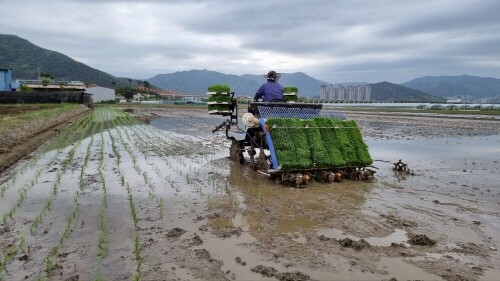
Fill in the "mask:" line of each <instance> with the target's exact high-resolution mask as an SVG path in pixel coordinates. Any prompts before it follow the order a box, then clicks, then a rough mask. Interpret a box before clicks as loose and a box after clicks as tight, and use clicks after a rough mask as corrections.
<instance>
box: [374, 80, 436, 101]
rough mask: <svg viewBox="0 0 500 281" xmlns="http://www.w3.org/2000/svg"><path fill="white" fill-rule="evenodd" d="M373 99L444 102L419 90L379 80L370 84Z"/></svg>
mask: <svg viewBox="0 0 500 281" xmlns="http://www.w3.org/2000/svg"><path fill="white" fill-rule="evenodd" d="M370 86H371V90H372V100H373V101H395V102H400V101H404V102H445V101H446V100H444V99H443V98H440V97H436V96H433V95H429V94H427V93H424V92H422V91H419V90H415V89H410V88H407V87H405V86H401V85H399V84H393V83H389V82H380V83H375V84H370Z"/></svg>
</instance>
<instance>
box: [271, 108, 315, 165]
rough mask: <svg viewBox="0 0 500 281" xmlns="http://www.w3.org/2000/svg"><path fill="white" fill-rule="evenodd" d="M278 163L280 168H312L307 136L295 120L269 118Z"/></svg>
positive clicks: (298, 121)
mask: <svg viewBox="0 0 500 281" xmlns="http://www.w3.org/2000/svg"><path fill="white" fill-rule="evenodd" d="M267 124H268V125H269V126H270V128H271V129H270V134H271V137H272V139H273V144H274V148H275V151H276V157H277V158H278V163H279V165H280V166H281V167H282V168H285V169H287V168H309V167H311V166H312V163H311V158H310V154H311V153H310V148H309V144H308V141H307V135H306V133H305V132H304V129H303V126H302V124H301V122H300V120H299V119H297V118H286V119H285V118H269V119H268V120H267Z"/></svg>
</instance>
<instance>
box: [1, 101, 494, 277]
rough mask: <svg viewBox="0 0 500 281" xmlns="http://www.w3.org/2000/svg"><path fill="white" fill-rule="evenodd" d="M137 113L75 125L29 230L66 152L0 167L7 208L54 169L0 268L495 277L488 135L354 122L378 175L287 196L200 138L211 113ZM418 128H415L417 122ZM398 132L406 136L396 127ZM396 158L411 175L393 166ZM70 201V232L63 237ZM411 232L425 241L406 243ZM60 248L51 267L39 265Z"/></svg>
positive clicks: (18, 222) (108, 112)
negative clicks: (142, 119)
mask: <svg viewBox="0 0 500 281" xmlns="http://www.w3.org/2000/svg"><path fill="white" fill-rule="evenodd" d="M152 113H154V114H152ZM136 114H139V115H141V114H143V113H141V112H136ZM147 114H148V116H151V115H153V116H154V117H155V118H153V119H150V121H149V125H144V124H140V123H137V122H136V121H134V120H133V119H131V118H130V116H128V115H124V113H123V112H120V111H116V110H112V109H103V108H99V109H98V110H96V112H95V113H94V115H93V121H94V122H95V123H92V124H93V125H92V126H94V127H95V128H96V130H97V131H96V132H95V133H94V134H92V133H89V132H87V133H86V134H80V135H84V136H85V137H84V138H82V139H81V142H80V143H79V146H78V148H77V149H76V150H75V154H74V157H73V158H74V159H73V160H72V161H71V165H70V167H71V168H69V169H68V170H67V171H66V172H65V173H64V174H63V175H62V176H61V187H60V190H59V192H58V195H57V197H56V198H55V199H54V200H53V203H52V206H51V208H50V209H49V210H47V211H46V214H45V215H44V217H43V223H42V224H41V226H39V227H37V228H36V231H34V232H30V225H31V223H32V222H33V220H34V218H35V217H36V216H37V214H38V213H39V212H40V210H41V208H42V207H43V206H44V204H46V203H45V202H47V200H48V198H50V189H51V187H52V186H53V183H54V182H55V181H56V180H57V176H56V175H57V174H56V173H57V171H58V169H61V165H62V162H63V161H64V159H65V158H68V157H69V156H68V155H69V154H70V153H69V152H70V151H71V148H72V147H73V146H68V147H65V148H64V149H62V150H61V151H60V157H58V161H55V162H54V163H53V164H50V165H48V163H49V162H50V161H49V159H50V157H52V156H53V155H56V153H55V152H54V151H52V152H47V154H43V155H41V157H39V158H37V160H36V162H35V164H34V165H32V166H30V167H29V168H23V167H25V165H23V164H24V163H22V162H21V163H19V165H18V167H17V168H16V167H14V168H13V169H12V170H10V171H8V172H7V173H4V174H2V175H1V177H0V182H6V183H7V184H8V185H9V188H8V189H7V191H6V192H5V195H4V196H3V197H2V198H0V200H2V201H0V202H1V206H0V211H2V213H1V214H2V215H3V214H4V213H6V212H8V211H9V210H10V209H12V206H15V205H14V202H16V200H17V199H16V198H17V196H19V195H18V194H19V191H18V190H20V189H21V188H22V187H23V186H25V185H26V184H27V183H30V181H31V180H32V179H33V177H34V175H35V174H36V171H37V169H40V168H43V169H44V170H43V171H50V170H52V169H54V168H56V170H54V171H53V172H44V173H43V175H40V178H39V179H38V181H37V182H36V183H35V184H34V185H33V188H31V189H30V190H29V191H28V193H27V198H26V199H25V200H24V202H23V203H22V204H20V205H19V207H17V211H16V213H15V214H14V215H13V216H12V218H11V219H8V220H7V222H6V223H2V225H1V226H0V236H1V238H2V239H1V240H0V257H1V258H3V257H5V256H6V253H7V251H8V249H9V248H12V245H14V246H15V245H17V244H16V243H18V242H19V239H20V235H23V236H25V237H26V238H27V242H26V243H25V244H23V245H22V246H20V247H19V249H18V251H17V252H16V254H15V255H14V257H15V258H14V259H12V260H11V261H9V262H8V263H7V267H6V268H7V271H6V272H5V271H2V272H0V276H2V277H3V279H5V280H20V279H23V278H25V277H26V278H27V279H28V280H35V279H36V278H41V279H42V280H66V279H70V278H73V280H75V279H76V278H79V279H80V280H98V279H99V278H101V279H104V280H118V279H119V280H123V279H134V278H139V279H141V280H159V279H161V280H164V279H165V280H256V279H263V280H276V279H278V278H279V279H284V278H286V277H285V276H286V274H291V273H293V272H296V271H298V272H300V273H301V274H298V273H297V274H295V275H293V276H294V277H293V278H295V279H287V280H306V279H307V278H306V276H309V278H311V279H314V280H332V279H341V280H360V279H361V280H382V279H386V280H387V279H390V278H392V277H395V278H397V279H398V280H406V279H422V280H440V279H446V280H460V278H463V279H468V280H480V279H484V280H488V279H489V280H491V279H496V278H495V277H496V276H498V275H497V274H498V272H499V270H500V268H499V266H498V265H499V264H500V258H499V256H498V251H496V249H498V246H499V239H498V238H497V236H498V235H496V233H498V231H499V230H500V229H499V228H500V227H499V214H498V212H499V208H498V204H499V193H500V190H499V189H498V186H497V182H498V177H497V176H495V174H498V167H499V165H498V161H499V159H498V155H499V154H500V153H499V152H500V151H499V150H498V147H500V146H499V145H498V144H499V142H500V138H499V136H498V135H491V134H489V135H488V134H483V135H481V136H476V137H467V136H463V135H461V134H459V135H455V136H453V137H432V138H428V137H425V138H424V137H421V136H419V135H418V134H417V133H416V132H415V133H414V134H413V135H410V136H411V137H410V138H409V139H407V138H401V137H398V138H391V135H386V137H384V138H381V137H379V136H380V135H383V134H384V131H377V130H378V129H377V128H381V127H383V126H388V125H387V124H377V123H371V124H369V125H370V126H371V127H366V128H364V130H365V129H366V130H371V132H375V134H373V136H374V137H370V136H368V137H367V138H366V141H367V144H368V145H369V147H370V152H371V153H372V156H373V158H374V159H376V160H378V161H375V162H374V166H376V167H377V168H378V169H377V174H376V179H375V180H374V181H373V182H352V181H344V182H342V183H336V184H321V183H311V184H310V185H309V186H308V188H306V189H295V188H288V187H284V186H282V185H279V184H276V183H275V182H273V181H270V180H268V179H267V178H266V177H265V176H263V175H261V174H259V173H257V172H255V171H253V170H251V169H249V167H247V166H246V165H239V164H234V163H232V162H231V161H229V159H227V156H228V146H229V143H228V142H227V141H226V140H225V138H224V136H223V134H222V133H218V134H212V133H211V132H210V130H211V129H212V128H213V126H214V125H218V124H220V123H221V122H222V121H223V119H222V118H216V117H211V116H207V115H206V114H205V112H202V111H200V112H198V111H191V112H184V111H178V110H175V109H168V110H165V109H163V110H153V111H151V110H148V112H147ZM113 120H114V121H113ZM117 120H118V121H117ZM112 122H113V123H112ZM101 123H102V124H103V126H102V127H100V124H101ZM416 125H418V126H416V127H418V128H419V129H418V130H419V131H418V132H420V130H425V128H426V126H425V125H426V124H425V123H419V124H416ZM81 127H82V128H83V129H84V128H85V125H82V126H81ZM99 128H101V129H99ZM108 128H109V130H108ZM452 129H453V128H450V129H449V130H452ZM99 130H102V132H103V133H102V139H101V134H100V133H99ZM398 130H399V131H398ZM405 130H406V128H405ZM429 130H434V129H433V128H431V129H429ZM75 131H76V132H77V131H78V130H75ZM393 131H396V135H398V136H400V135H401V134H400V133H401V129H400V128H398V127H397V126H395V127H394V128H393ZM393 131H391V134H392V132H393ZM405 135H408V133H407V132H406V131H405ZM92 136H93V138H92V139H91V137H92ZM74 139H75V141H78V139H80V138H79V137H78V135H76V137H75V138H74ZM101 143H102V145H101ZM89 144H90V146H89ZM87 147H90V148H89V155H90V157H89V160H88V163H87V164H85V158H86V155H87V150H86V148H87ZM398 159H402V160H403V161H404V162H405V163H407V164H408V165H409V167H410V169H411V170H412V172H413V175H411V174H395V173H394V171H392V169H391V167H392V164H391V162H396V161H397V160H398ZM82 170H83V174H82V175H83V179H84V181H83V183H84V184H83V187H82V189H81V191H79V192H77V191H78V190H79V185H80V182H79V174H80V173H81V171H82ZM14 175H16V176H15V177H14ZM13 178H16V180H15V181H14V180H13ZM75 196H76V199H75ZM104 198H106V199H105V200H104ZM75 200H76V201H75ZM75 202H78V204H76V203H75ZM104 202H106V203H104ZM75 207H77V212H76V215H75V217H74V219H73V220H71V223H70V224H69V225H70V226H71V229H72V230H71V232H70V234H69V235H68V236H67V237H66V238H64V239H62V240H61V237H62V236H61V233H62V232H63V229H64V228H65V226H66V225H68V219H70V218H71V216H69V214H70V213H71V211H72V210H73V209H75ZM132 210H135V211H132ZM134 213H135V218H134ZM417 234H425V235H427V236H428V237H429V238H430V239H432V240H434V241H435V242H436V244H435V245H429V246H420V245H414V244H411V243H410V238H411V237H413V236H414V235H417ZM102 237H104V238H105V239H101V238H102ZM361 240H363V241H365V242H360V241H361ZM60 241H62V242H60ZM103 241H104V242H103ZM342 241H350V242H349V243H344V242H342ZM57 245H60V248H58V247H56V246H57ZM55 248H56V249H58V250H57V253H56V258H55V264H56V266H54V267H53V268H52V269H51V270H47V269H46V268H47V257H50V256H51V252H52V251H54V249H55ZM103 249H106V251H105V252H106V253H105V254H104V255H102V256H101V255H100V254H99V253H100V252H102V251H103ZM25 253H26V256H24V255H25ZM259 265H261V266H266V267H270V268H273V269H274V271H272V270H271V269H269V270H268V275H266V276H267V277H266V276H263V275H262V274H261V273H259V272H256V271H255V270H252V269H254V268H256V267H257V266H259ZM269 272H271V274H270V275H269ZM290 276H291V275H289V277H290ZM2 277H0V279H1V278H2ZM290 278H291V277H290Z"/></svg>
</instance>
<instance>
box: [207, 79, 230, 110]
mask: <svg viewBox="0 0 500 281" xmlns="http://www.w3.org/2000/svg"><path fill="white" fill-rule="evenodd" d="M230 92H231V88H230V87H229V86H228V85H224V84H213V85H211V86H210V87H208V92H207V95H209V98H208V103H207V105H208V113H209V114H220V113H231V93H230Z"/></svg>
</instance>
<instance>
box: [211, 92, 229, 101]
mask: <svg viewBox="0 0 500 281" xmlns="http://www.w3.org/2000/svg"><path fill="white" fill-rule="evenodd" d="M208 101H209V102H211V101H216V102H231V96H230V95H217V94H216V95H211V96H210V97H208Z"/></svg>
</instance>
